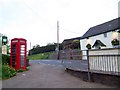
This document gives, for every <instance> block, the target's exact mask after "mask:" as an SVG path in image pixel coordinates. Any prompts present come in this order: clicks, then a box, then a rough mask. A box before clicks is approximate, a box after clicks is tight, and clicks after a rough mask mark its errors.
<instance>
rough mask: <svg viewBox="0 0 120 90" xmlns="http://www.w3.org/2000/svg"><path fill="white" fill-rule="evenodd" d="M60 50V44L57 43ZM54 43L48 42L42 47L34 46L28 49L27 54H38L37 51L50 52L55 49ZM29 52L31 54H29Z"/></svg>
mask: <svg viewBox="0 0 120 90" xmlns="http://www.w3.org/2000/svg"><path fill="white" fill-rule="evenodd" d="M59 46H60V50H62V44H59ZM55 48H56V44H48V45H46V46H42V47H34V48H33V49H31V50H30V51H29V55H34V54H39V53H45V52H52V51H55ZM30 53H31V54H30Z"/></svg>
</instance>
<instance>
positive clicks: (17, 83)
mask: <svg viewBox="0 0 120 90" xmlns="http://www.w3.org/2000/svg"><path fill="white" fill-rule="evenodd" d="M30 64H31V66H30V70H29V71H26V72H23V73H19V74H18V75H17V76H15V77H12V78H11V79H8V80H4V81H3V83H2V85H3V88H110V86H106V85H102V84H98V83H91V82H85V81H83V80H81V79H80V78H77V77H74V76H72V75H70V74H68V73H67V72H65V71H64V68H61V67H59V66H54V65H48V64H44V63H35V62H31V63H30Z"/></svg>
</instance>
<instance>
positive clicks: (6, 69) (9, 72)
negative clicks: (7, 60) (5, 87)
mask: <svg viewBox="0 0 120 90" xmlns="http://www.w3.org/2000/svg"><path fill="white" fill-rule="evenodd" d="M15 75H16V70H15V69H14V68H12V67H10V66H9V65H6V64H4V65H2V79H8V78H10V77H12V76H15Z"/></svg>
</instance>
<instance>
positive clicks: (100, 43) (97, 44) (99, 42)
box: [92, 40, 106, 47]
mask: <svg viewBox="0 0 120 90" xmlns="http://www.w3.org/2000/svg"><path fill="white" fill-rule="evenodd" d="M95 46H104V47H106V45H105V44H104V43H102V42H101V41H100V40H96V41H95V43H94V45H93V46H92V47H95Z"/></svg>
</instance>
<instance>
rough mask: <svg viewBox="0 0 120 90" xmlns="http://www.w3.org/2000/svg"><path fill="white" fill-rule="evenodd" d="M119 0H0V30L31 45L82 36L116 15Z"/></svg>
mask: <svg viewBox="0 0 120 90" xmlns="http://www.w3.org/2000/svg"><path fill="white" fill-rule="evenodd" d="M118 1H119V0H0V33H2V34H4V35H7V36H8V37H9V38H10V39H12V38H25V39H27V41H28V49H29V43H30V42H31V44H32V46H33V45H36V44H39V45H40V46H44V45H46V44H47V43H53V42H57V21H59V27H60V28H59V29H60V31H59V32H60V43H61V42H62V41H63V40H64V39H69V38H75V37H80V36H82V35H83V34H84V33H85V32H86V31H87V30H88V29H89V28H90V27H93V26H95V25H98V24H101V23H104V22H107V21H110V20H112V19H115V18H117V17H118Z"/></svg>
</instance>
